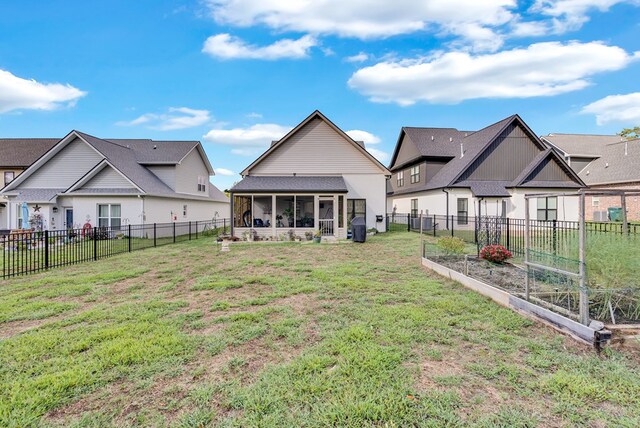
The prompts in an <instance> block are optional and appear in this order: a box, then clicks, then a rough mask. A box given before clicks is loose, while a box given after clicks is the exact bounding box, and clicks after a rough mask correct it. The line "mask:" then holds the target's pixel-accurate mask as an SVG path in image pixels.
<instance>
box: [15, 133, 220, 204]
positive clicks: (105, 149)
mask: <svg viewBox="0 0 640 428" xmlns="http://www.w3.org/2000/svg"><path fill="white" fill-rule="evenodd" d="M75 138H80V139H81V140H82V141H84V142H85V143H87V144H89V145H90V146H91V147H93V148H94V149H95V150H96V151H97V152H98V153H100V154H101V155H102V156H103V157H104V159H103V160H102V161H101V162H99V163H98V164H97V165H95V166H94V167H93V168H91V169H90V170H89V171H88V172H87V173H86V174H85V175H84V176H83V177H81V178H80V179H79V180H78V181H77V182H76V183H75V184H74V185H72V186H70V187H69V188H67V189H63V190H62V191H61V192H58V193H67V194H78V195H81V194H88V193H97V192H94V191H87V190H86V189H81V188H80V186H78V184H79V183H81V182H83V181H86V179H87V178H90V177H92V176H93V175H95V174H96V173H97V172H99V171H100V170H102V169H103V168H105V167H111V168H113V169H114V170H116V171H117V172H119V173H120V174H121V175H122V176H123V177H124V178H126V179H127V180H128V181H129V182H130V183H132V184H133V186H134V187H136V188H137V189H138V193H140V194H145V195H150V196H160V197H178V198H183V199H197V200H215V201H220V202H228V198H227V197H226V195H224V193H222V192H220V191H219V190H218V189H217V188H215V186H213V185H212V184H210V185H209V189H210V191H209V195H208V196H199V195H191V194H186V193H178V192H175V191H174V190H173V189H171V188H170V187H169V186H168V185H166V184H165V183H164V182H162V180H160V179H159V178H158V177H157V176H156V175H155V174H153V173H152V172H151V171H150V170H149V169H147V168H146V167H145V166H143V164H144V163H149V164H177V163H179V162H180V161H181V160H182V159H184V157H186V156H187V155H188V154H189V153H190V152H191V151H192V150H194V149H196V148H197V149H198V150H199V151H200V154H201V156H202V159H203V161H204V162H205V164H206V166H207V170H208V171H209V173H210V175H214V171H213V168H212V167H211V164H210V163H209V161H208V159H207V157H206V154H205V153H204V150H203V149H202V147H201V144H200V143H199V142H197V141H184V142H177V141H171V142H169V141H153V140H121V139H115V140H104V139H101V138H97V137H94V136H92V135H89V134H85V133H83V132H80V131H75V130H74V131H71V132H70V133H69V134H68V135H67V136H66V137H64V138H63V139H62V140H60V141H59V142H58V143H57V144H56V145H54V146H53V147H52V148H51V149H50V150H49V151H48V152H47V153H45V154H44V155H43V156H42V157H41V158H39V159H38V161H37V162H35V163H34V164H32V165H31V166H30V167H29V168H28V169H27V170H26V171H25V172H23V173H22V174H20V175H19V176H18V177H17V178H16V179H15V180H14V181H12V182H11V183H9V185H7V186H6V187H5V189H4V191H3V193H6V194H9V195H18V194H19V195H22V194H23V193H24V192H26V190H25V189H16V188H17V187H18V186H19V185H20V183H22V182H24V181H25V180H26V179H27V178H28V177H29V176H30V175H31V174H33V173H34V172H35V171H37V170H38V168H39V167H40V166H41V165H43V164H45V163H46V162H47V161H48V159H50V158H52V157H53V156H55V154H56V153H58V152H59V151H60V150H61V149H62V148H63V147H64V146H65V145H66V144H68V143H69V142H71V141H73V140H74V139H75ZM173 144H175V147H174V146H173ZM107 165H108V166H107ZM214 189H215V190H214ZM111 190H114V191H113V193H132V192H131V191H127V192H123V191H122V189H120V190H118V191H115V189H109V191H111Z"/></svg>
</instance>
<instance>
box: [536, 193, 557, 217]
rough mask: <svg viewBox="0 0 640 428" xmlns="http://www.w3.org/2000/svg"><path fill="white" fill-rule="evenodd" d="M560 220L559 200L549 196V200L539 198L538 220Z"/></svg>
mask: <svg viewBox="0 0 640 428" xmlns="http://www.w3.org/2000/svg"><path fill="white" fill-rule="evenodd" d="M557 219H558V198H557V197H555V196H549V197H547V198H538V220H545V221H550V220H557Z"/></svg>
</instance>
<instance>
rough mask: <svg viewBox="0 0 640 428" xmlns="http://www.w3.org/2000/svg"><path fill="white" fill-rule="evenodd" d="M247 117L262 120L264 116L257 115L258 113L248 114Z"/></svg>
mask: <svg viewBox="0 0 640 428" xmlns="http://www.w3.org/2000/svg"><path fill="white" fill-rule="evenodd" d="M247 117H248V118H249V119H262V114H261V113H256V112H251V113H249V114H247Z"/></svg>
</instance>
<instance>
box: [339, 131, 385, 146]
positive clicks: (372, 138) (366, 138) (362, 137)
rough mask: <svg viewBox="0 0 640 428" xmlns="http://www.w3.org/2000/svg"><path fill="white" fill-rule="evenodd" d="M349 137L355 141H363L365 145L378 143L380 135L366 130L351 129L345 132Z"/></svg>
mask: <svg viewBox="0 0 640 428" xmlns="http://www.w3.org/2000/svg"><path fill="white" fill-rule="evenodd" d="M345 133H346V134H347V135H348V136H349V137H351V138H353V139H354V140H355V141H363V142H364V144H365V146H367V145H369V144H378V143H380V137H378V136H376V135H373V134H372V133H370V132H367V131H361V130H359V129H353V130H351V131H346V132H345Z"/></svg>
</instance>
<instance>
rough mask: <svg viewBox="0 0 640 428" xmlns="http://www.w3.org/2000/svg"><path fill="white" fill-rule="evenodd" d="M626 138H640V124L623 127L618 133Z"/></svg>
mask: <svg viewBox="0 0 640 428" xmlns="http://www.w3.org/2000/svg"><path fill="white" fill-rule="evenodd" d="M618 135H620V136H621V137H622V138H624V139H625V140H635V139H637V138H640V126H634V127H633V128H623V129H622V131H620V132H619V133H618Z"/></svg>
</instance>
